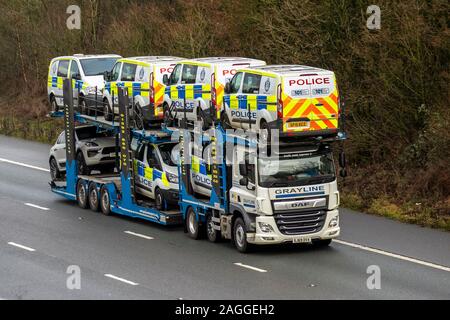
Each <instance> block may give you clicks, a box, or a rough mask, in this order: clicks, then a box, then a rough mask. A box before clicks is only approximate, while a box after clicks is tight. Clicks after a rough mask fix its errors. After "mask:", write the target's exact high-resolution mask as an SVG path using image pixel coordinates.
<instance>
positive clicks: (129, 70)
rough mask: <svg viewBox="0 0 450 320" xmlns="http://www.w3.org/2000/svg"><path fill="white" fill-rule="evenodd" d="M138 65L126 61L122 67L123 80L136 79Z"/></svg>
mask: <svg viewBox="0 0 450 320" xmlns="http://www.w3.org/2000/svg"><path fill="white" fill-rule="evenodd" d="M136 67H137V66H136V65H135V64H131V63H124V64H123V68H122V81H134V76H135V74H136Z"/></svg>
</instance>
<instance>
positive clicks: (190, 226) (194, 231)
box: [186, 208, 200, 240]
mask: <svg viewBox="0 0 450 320" xmlns="http://www.w3.org/2000/svg"><path fill="white" fill-rule="evenodd" d="M186 227H187V232H188V235H189V237H190V238H192V239H194V240H198V239H200V230H199V229H200V225H199V223H198V220H197V218H196V217H195V211H194V209H192V208H189V209H188V212H187V215H186Z"/></svg>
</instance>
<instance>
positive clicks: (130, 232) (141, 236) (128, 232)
mask: <svg viewBox="0 0 450 320" xmlns="http://www.w3.org/2000/svg"><path fill="white" fill-rule="evenodd" d="M124 232H125V233H126V234H131V235H132V236H136V237H140V238H144V239H147V240H153V239H155V238H153V237H149V236H146V235H144V234H140V233H136V232H133V231H124Z"/></svg>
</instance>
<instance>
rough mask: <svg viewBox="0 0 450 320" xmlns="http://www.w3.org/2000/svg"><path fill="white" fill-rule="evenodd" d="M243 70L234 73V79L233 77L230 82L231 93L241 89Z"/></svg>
mask: <svg viewBox="0 0 450 320" xmlns="http://www.w3.org/2000/svg"><path fill="white" fill-rule="evenodd" d="M242 75H243V73H242V72H238V73H236V74H235V75H234V77H233V79H231V82H230V93H231V94H233V93H238V92H239V89H240V88H241V82H242Z"/></svg>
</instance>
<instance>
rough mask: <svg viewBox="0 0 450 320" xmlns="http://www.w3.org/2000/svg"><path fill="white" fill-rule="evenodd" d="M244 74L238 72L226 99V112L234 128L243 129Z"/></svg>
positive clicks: (231, 82)
mask: <svg viewBox="0 0 450 320" xmlns="http://www.w3.org/2000/svg"><path fill="white" fill-rule="evenodd" d="M243 75H244V73H243V72H238V73H236V74H235V75H234V77H233V78H232V79H231V81H230V84H229V85H228V86H229V90H230V91H229V93H228V94H227V95H226V96H225V97H224V107H225V112H226V114H227V116H228V119H229V121H230V125H231V126H232V127H233V128H241V121H240V108H239V106H240V101H242V90H241V87H242V78H243Z"/></svg>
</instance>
